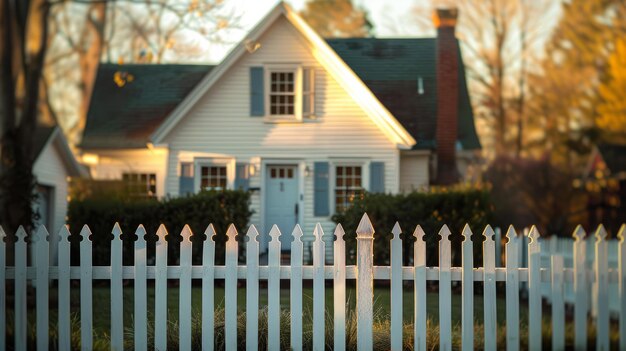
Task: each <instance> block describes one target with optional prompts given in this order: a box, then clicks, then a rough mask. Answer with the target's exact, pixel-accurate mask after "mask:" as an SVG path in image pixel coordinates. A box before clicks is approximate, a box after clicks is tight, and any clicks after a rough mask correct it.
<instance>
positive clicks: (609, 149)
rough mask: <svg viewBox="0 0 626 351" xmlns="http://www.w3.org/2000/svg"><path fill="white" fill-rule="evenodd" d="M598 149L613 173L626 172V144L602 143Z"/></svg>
mask: <svg viewBox="0 0 626 351" xmlns="http://www.w3.org/2000/svg"><path fill="white" fill-rule="evenodd" d="M598 151H600V155H602V159H603V160H604V163H606V166H607V168H608V169H609V170H610V171H611V173H612V174H617V173H620V172H626V145H620V144H608V143H607V144H600V145H598Z"/></svg>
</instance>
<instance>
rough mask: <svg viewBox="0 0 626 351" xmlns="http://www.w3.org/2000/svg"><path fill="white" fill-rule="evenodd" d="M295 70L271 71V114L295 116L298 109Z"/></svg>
mask: <svg viewBox="0 0 626 351" xmlns="http://www.w3.org/2000/svg"><path fill="white" fill-rule="evenodd" d="M295 87H296V74H295V72H293V71H291V72H286V71H274V72H271V73H270V105H269V107H270V115H272V116H293V115H295V110H296V88H295Z"/></svg>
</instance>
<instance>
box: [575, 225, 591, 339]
mask: <svg viewBox="0 0 626 351" xmlns="http://www.w3.org/2000/svg"><path fill="white" fill-rule="evenodd" d="M585 236H586V234H585V231H584V229H583V228H582V227H581V226H577V227H576V229H575V230H574V233H573V237H574V244H573V248H572V251H573V252H572V253H573V257H574V259H573V265H574V348H575V349H576V350H586V349H587V312H588V311H589V306H588V301H589V293H588V291H589V285H588V283H587V265H586V262H587V258H586V255H587V250H586V248H585V246H586V242H585Z"/></svg>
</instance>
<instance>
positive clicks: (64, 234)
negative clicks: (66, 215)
mask: <svg viewBox="0 0 626 351" xmlns="http://www.w3.org/2000/svg"><path fill="white" fill-rule="evenodd" d="M69 237H70V229H69V227H68V226H67V224H66V225H64V226H62V227H61V230H59V242H61V241H67V240H68V238H69Z"/></svg>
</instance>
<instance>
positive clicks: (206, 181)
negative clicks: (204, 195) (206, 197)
mask: <svg viewBox="0 0 626 351" xmlns="http://www.w3.org/2000/svg"><path fill="white" fill-rule="evenodd" d="M227 179H228V178H227V176H226V166H201V167H200V189H202V190H204V189H216V190H222V189H226V184H227Z"/></svg>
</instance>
